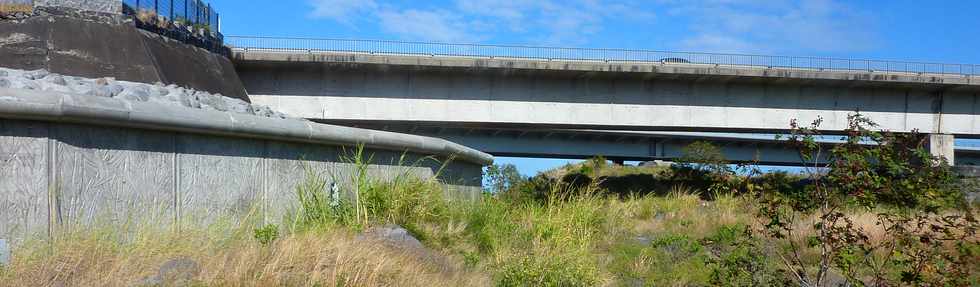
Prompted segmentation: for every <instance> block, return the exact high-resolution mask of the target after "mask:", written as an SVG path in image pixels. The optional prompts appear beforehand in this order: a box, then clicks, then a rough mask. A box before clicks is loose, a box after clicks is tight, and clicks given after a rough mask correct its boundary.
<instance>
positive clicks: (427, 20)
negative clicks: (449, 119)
mask: <svg viewBox="0 0 980 287" xmlns="http://www.w3.org/2000/svg"><path fill="white" fill-rule="evenodd" d="M309 1H310V2H309V3H310V4H311V5H312V7H313V11H312V13H311V15H313V16H314V17H318V18H324V19H330V20H334V21H337V22H340V23H345V24H351V23H352V22H354V21H357V22H358V24H364V25H376V26H375V27H377V28H379V29H381V30H382V31H384V32H386V33H389V34H391V35H394V36H397V37H399V38H402V39H409V40H425V41H441V42H479V41H495V40H496V41H497V42H501V41H499V40H501V39H504V40H503V42H523V43H530V44H539V45H573V46H577V45H589V44H594V43H591V42H590V41H591V40H592V39H595V38H596V37H598V36H601V35H602V34H603V33H607V32H621V31H618V30H612V29H622V27H624V26H626V27H643V28H642V29H645V30H644V31H638V33H658V32H657V31H659V35H661V36H662V37H666V38H665V39H661V40H663V41H666V43H673V44H666V45H665V47H657V48H672V49H684V50H695V51H716V52H749V53H812V52H831V53H832V52H852V51H860V50H867V49H869V48H871V47H872V46H873V43H874V41H875V39H874V36H875V33H874V32H873V31H875V29H874V28H873V26H874V23H875V21H874V19H873V17H871V16H869V15H868V14H870V13H864V12H862V11H860V10H858V9H856V8H854V7H852V6H851V5H850V4H849V3H845V2H841V1H842V0H450V1H452V2H451V5H443V6H438V7H436V6H432V4H429V3H423V4H414V5H412V6H407V5H408V4H405V3H403V2H393V1H391V0H309ZM613 26H615V28H612V27H613ZM649 31H654V32H649Z"/></svg>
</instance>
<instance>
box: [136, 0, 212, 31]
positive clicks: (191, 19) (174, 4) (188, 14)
mask: <svg viewBox="0 0 980 287" xmlns="http://www.w3.org/2000/svg"><path fill="white" fill-rule="evenodd" d="M122 2H123V11H124V12H125V13H128V14H139V13H141V12H148V13H152V14H153V15H154V16H162V17H163V18H165V19H167V20H169V21H172V22H180V23H185V24H188V25H189V26H195V25H202V26H205V27H207V28H208V29H210V30H211V31H214V32H215V33H217V34H220V32H221V31H219V30H220V26H221V15H219V14H218V12H217V11H215V10H214V8H212V7H211V4H210V3H205V2H203V1H201V0H122Z"/></svg>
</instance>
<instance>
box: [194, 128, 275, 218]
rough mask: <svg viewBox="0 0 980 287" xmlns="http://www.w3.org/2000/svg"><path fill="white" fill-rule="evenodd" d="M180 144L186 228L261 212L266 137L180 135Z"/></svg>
mask: <svg viewBox="0 0 980 287" xmlns="http://www.w3.org/2000/svg"><path fill="white" fill-rule="evenodd" d="M177 146H178V148H177V151H178V155H177V157H178V176H179V179H180V182H179V184H178V185H179V188H178V189H179V192H178V199H179V201H178V209H179V213H180V215H179V216H180V220H181V222H180V224H181V225H182V226H184V225H187V224H196V223H202V222H203V223H206V222H212V221H214V220H219V219H223V218H221V217H223V216H233V217H235V218H241V217H242V216H245V215H250V214H252V215H255V216H261V212H262V210H261V205H256V204H258V203H259V202H260V201H259V200H260V199H261V196H262V189H263V185H262V182H263V180H265V179H266V175H265V173H264V170H263V166H262V163H263V159H262V158H263V157H264V154H265V142H264V141H258V140H251V139H242V138H226V137H214V136H203V135H190V134H182V135H180V136H178V138H177Z"/></svg>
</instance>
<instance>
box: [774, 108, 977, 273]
mask: <svg viewBox="0 0 980 287" xmlns="http://www.w3.org/2000/svg"><path fill="white" fill-rule="evenodd" d="M820 124H821V120H820V119H818V120H816V121H814V122H813V123H812V124H811V125H810V126H806V127H803V126H800V125H798V124H797V123H796V122H795V121H794V122H793V123H792V124H791V127H792V134H791V136H790V139H789V142H790V144H791V145H793V146H794V147H796V148H797V149H798V150H799V152H800V155H801V159H802V160H803V164H804V165H805V166H809V167H812V168H819V169H809V171H810V174H809V176H810V178H809V181H810V184H809V185H807V186H806V187H805V188H803V189H794V188H785V186H784V185H781V184H780V185H773V186H770V187H769V188H770V189H769V190H767V191H764V192H762V193H760V194H759V196H760V199H761V205H760V208H759V212H758V216H759V217H761V218H763V219H764V220H765V221H766V222H765V226H764V228H763V231H764V232H765V233H764V234H765V235H766V236H768V237H770V238H774V239H780V240H786V242H787V243H788V245H789V246H788V247H787V248H786V250H785V251H783V252H779V253H778V255H779V256H780V260H781V261H782V262H783V264H784V267H785V268H786V270H787V271H788V272H789V273H790V274H791V275H792V276H793V278H795V280H796V281H797V283H799V284H800V285H803V286H825V285H827V284H829V283H828V282H829V281H828V280H829V279H828V277H829V274H830V273H831V272H836V273H838V274H841V275H842V276H844V277H846V279H847V280H848V281H849V282H850V283H854V284H860V285H870V286H890V285H898V284H914V285H934V286H935V285H948V284H950V283H951V282H953V283H952V285H958V284H962V282H961V281H958V280H960V279H962V278H971V277H975V276H976V272H977V270H976V269H977V268H976V266H975V265H976V264H975V262H976V259H977V258H976V257H975V255H971V254H970V253H969V252H964V250H963V249H962V248H950V246H956V245H961V244H965V245H975V244H978V238H977V236H976V229H977V227H978V225H977V221H976V220H975V219H974V216H973V211H972V210H970V207H969V206H968V205H965V204H963V193H962V191H961V190H959V189H958V187H959V185H958V184H957V183H956V178H955V177H954V176H953V175H952V172H951V170H950V168H949V166H948V165H947V164H946V163H945V162H943V161H941V160H939V159H937V158H934V157H932V156H930V154H929V152H928V151H927V150H926V149H925V148H924V137H922V136H921V135H919V134H917V133H915V132H913V133H908V134H896V133H890V132H886V131H875V130H873V128H874V127H876V125H875V124H874V123H873V122H871V121H870V120H869V119H867V118H865V117H863V116H861V115H860V114H854V115H851V116H849V117H848V128H847V129H846V130H844V131H843V133H844V134H845V135H846V136H845V139H846V141H845V142H844V143H842V144H838V145H835V146H833V147H832V148H831V149H830V151H829V153H827V154H826V158H824V157H823V155H824V154H823V146H822V145H821V144H818V143H817V142H816V139H817V138H818V137H819V136H820V134H819V126H820ZM824 162H825V163H824ZM855 208H858V209H863V210H878V212H877V214H876V217H877V223H876V224H875V226H873V227H874V228H880V229H883V230H884V234H885V235H886V236H884V238H879V239H875V238H872V237H871V234H869V230H867V229H866V228H865V227H863V226H861V225H858V224H856V223H855V222H854V220H852V218H851V217H850V216H848V215H847V214H846V213H845V212H846V211H847V210H848V209H855ZM800 221H803V222H807V221H809V222H812V225H811V226H809V228H808V229H807V228H799V227H798V226H797V225H796V224H797V222H800ZM806 253H813V254H816V255H815V257H816V259H815V260H812V261H810V260H806V259H804V257H803V256H802V255H801V254H806ZM940 266H946V267H945V269H944V270H942V271H937V269H936V268H937V267H940ZM954 266H956V267H954ZM959 266H966V268H957V267H959ZM925 267H929V268H925Z"/></svg>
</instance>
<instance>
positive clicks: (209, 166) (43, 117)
mask: <svg viewBox="0 0 980 287" xmlns="http://www.w3.org/2000/svg"><path fill="white" fill-rule="evenodd" d="M357 144H365V145H366V154H370V155H373V161H372V163H371V164H370V166H369V170H368V173H369V174H370V175H371V176H373V177H380V178H390V177H393V176H395V175H399V174H412V175H416V176H420V177H432V176H435V175H438V179H439V180H440V181H442V182H444V183H446V184H447V192H448V194H450V195H452V196H459V197H474V196H477V195H478V194H479V191H480V186H481V182H482V175H481V169H482V166H483V165H485V164H487V163H489V162H490V161H492V158H491V157H490V156H489V155H486V154H483V153H480V152H478V151H475V150H471V149H468V148H465V147H462V146H459V145H456V144H453V143H450V142H447V141H444V140H441V139H434V138H427V137H419V136H411V135H404V134H395V133H386V132H378V131H371V130H363V129H354V128H345V127H336V126H329V125H322V124H316V123H311V122H306V121H300V120H283V119H269V118H261V117H255V116H249V115H238V114H229V113H223V112H215V111H203V110H194V109H188V108H183V107H175V106H168V105H162V104H157V103H150V102H127V101H122V100H117V99H110V98H99V97H86V96H76V95H70V94H59V93H48V92H36V91H27V90H11V89H0V210H2V211H3V212H0V238H6V239H9V240H8V242H12V244H15V245H16V244H17V243H18V242H23V240H24V239H27V238H31V237H34V236H45V235H47V234H50V233H52V232H57V231H58V230H59V229H60V228H61V227H63V226H75V224H74V223H82V224H86V223H92V222H96V221H99V222H108V223H110V224H119V225H121V226H125V225H126V223H127V222H132V221H137V222H157V223H158V224H161V225H170V224H174V223H177V224H178V226H184V225H188V224H200V223H206V222H213V221H214V220H217V219H218V218H219V217H223V216H229V215H230V217H231V218H236V217H238V218H240V217H243V216H244V215H246V214H249V213H252V214H257V215H259V216H262V217H263V218H264V219H265V220H266V221H271V222H275V221H278V220H279V219H281V218H282V216H283V215H284V213H285V212H286V211H287V210H290V209H291V208H292V207H294V204H295V202H296V201H295V199H294V198H293V196H294V188H295V186H296V185H297V184H298V183H300V182H301V181H302V180H303V178H304V176H305V173H304V170H305V168H309V169H311V170H313V171H315V172H317V173H319V174H321V175H324V176H326V177H327V178H329V180H330V181H336V182H337V183H338V184H339V185H340V186H348V185H347V183H348V182H349V178H350V176H351V175H352V174H353V173H354V172H355V171H356V168H355V166H354V165H353V164H351V163H349V162H348V161H345V160H344V156H345V154H350V153H352V151H353V150H354V145H357ZM403 155H405V157H404V158H403ZM430 155H432V156H433V157H431V158H429V157H428V156H430ZM450 157H455V160H453V161H451V162H450V164H448V165H447V166H445V168H444V169H441V168H443V164H442V163H440V162H438V161H437V160H433V159H438V160H441V161H443V162H445V160H446V159H447V158H450ZM440 169H441V170H442V172H441V173H440V172H439V171H440Z"/></svg>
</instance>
